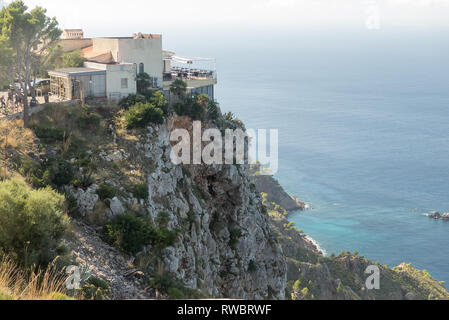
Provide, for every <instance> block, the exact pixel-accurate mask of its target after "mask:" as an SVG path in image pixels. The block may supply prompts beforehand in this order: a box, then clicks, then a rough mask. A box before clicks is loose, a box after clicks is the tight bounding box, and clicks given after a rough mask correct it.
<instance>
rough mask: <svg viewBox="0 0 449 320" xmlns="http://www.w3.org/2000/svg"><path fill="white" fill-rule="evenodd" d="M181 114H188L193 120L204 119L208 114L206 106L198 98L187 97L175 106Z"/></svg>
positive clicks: (177, 112) (178, 113)
mask: <svg viewBox="0 0 449 320" xmlns="http://www.w3.org/2000/svg"><path fill="white" fill-rule="evenodd" d="M173 108H174V110H175V112H176V114H177V115H179V116H188V117H190V118H192V119H193V120H202V119H203V118H204V116H205V114H206V108H205V106H204V105H202V104H201V103H199V101H198V99H196V98H186V99H184V101H183V102H178V103H176V104H175V105H174V106H173Z"/></svg>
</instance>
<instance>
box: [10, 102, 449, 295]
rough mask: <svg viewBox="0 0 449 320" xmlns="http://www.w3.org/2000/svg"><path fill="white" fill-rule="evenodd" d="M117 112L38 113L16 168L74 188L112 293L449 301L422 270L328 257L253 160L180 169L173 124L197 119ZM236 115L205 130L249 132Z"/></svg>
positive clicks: (91, 255)
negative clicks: (149, 120)
mask: <svg viewBox="0 0 449 320" xmlns="http://www.w3.org/2000/svg"><path fill="white" fill-rule="evenodd" d="M117 117H120V111H117V110H110V109H106V110H105V109H101V108H99V109H96V110H95V109H90V108H89V109H88V108H80V107H79V106H71V107H69V106H64V105H49V106H47V107H46V108H45V109H44V110H43V111H41V112H39V113H36V114H34V115H33V117H32V119H31V125H32V126H33V129H34V132H35V134H36V135H37V136H38V137H39V139H34V142H33V143H32V146H31V147H29V148H28V149H27V150H26V152H21V153H17V154H11V155H10V157H9V158H8V163H6V166H7V167H8V170H9V171H10V172H11V173H14V174H15V175H19V174H20V175H21V176H22V178H23V179H26V180H27V182H28V183H29V184H30V185H32V186H33V187H35V188H41V187H44V186H52V187H53V188H57V189H58V190H59V191H61V192H66V196H67V200H68V201H67V202H68V211H69V213H70V215H71V217H72V219H73V230H74V232H73V233H72V234H71V235H70V236H69V237H68V238H67V246H68V248H69V249H70V250H72V258H75V260H76V261H75V262H76V263H80V264H83V265H86V266H87V267H88V268H90V269H92V272H93V273H94V275H95V276H97V277H99V278H101V279H104V280H107V281H109V282H110V287H111V290H112V294H111V298H162V299H163V298H168V297H170V298H198V297H209V298H222V297H225V298H243V299H284V298H287V299H428V298H431V299H448V298H449V293H448V292H447V291H446V289H445V288H444V286H443V285H442V284H441V283H439V282H437V281H436V280H435V279H433V278H432V277H431V276H430V275H429V274H428V273H427V272H425V271H419V270H416V269H414V268H413V267H411V266H410V265H406V264H402V265H400V266H398V267H396V268H393V269H390V268H388V267H386V266H381V265H379V264H377V263H373V262H371V261H369V260H368V259H366V258H364V257H359V256H357V255H356V254H350V253H348V252H346V253H342V254H340V255H339V256H331V257H324V256H323V255H322V253H321V252H320V251H319V249H318V248H317V247H316V246H315V245H314V244H313V242H312V241H310V239H308V238H307V236H306V235H305V234H304V233H303V232H302V231H301V230H299V229H298V228H296V227H295V226H294V224H293V223H292V222H289V221H288V213H287V211H286V210H285V209H284V208H282V206H280V205H278V204H276V203H275V202H274V201H273V200H276V199H277V198H279V196H280V197H281V199H287V198H289V196H288V195H287V193H286V192H285V191H284V190H283V189H282V187H281V186H279V184H278V183H277V182H276V181H275V180H273V179H272V178H271V177H267V178H266V179H265V180H259V181H269V185H270V186H271V187H269V188H267V189H263V190H261V187H262V186H263V183H261V184H259V186H258V185H257V184H256V183H255V181H254V180H252V179H253V178H251V174H253V173H254V169H253V170H251V169H250V168H249V167H248V166H245V165H186V166H183V165H175V164H173V163H172V162H171V161H170V152H171V150H172V143H171V142H170V139H169V135H170V131H171V130H172V129H173V128H184V129H186V130H187V131H189V132H191V131H192V121H191V119H190V118H189V117H185V116H176V115H170V116H169V117H167V118H166V119H165V120H164V121H163V123H162V124H151V125H145V126H144V127H143V128H140V129H132V130H126V129H123V128H121V127H119V126H118V125H117V122H116V121H114V120H115V119H116V118H117ZM229 118H231V117H228V118H226V117H223V116H221V115H220V117H219V118H218V120H215V121H205V122H204V128H206V127H207V128H213V127H219V128H220V129H223V128H224V127H233V128H236V127H242V128H243V126H242V124H241V123H240V122H238V121H235V120H233V119H232V118H231V119H229ZM272 187H273V188H275V190H277V191H278V192H277V193H275V195H274V196H273V195H271V196H270V195H269V194H268V193H267V192H271V190H273V188H272ZM258 188H259V190H258ZM264 190H265V191H267V192H265V193H262V194H261V193H260V192H261V191H264ZM281 202H282V201H281ZM290 203H291V202H290ZM106 242H108V243H106ZM70 263H73V262H72V261H70ZM369 265H376V266H378V267H379V269H380V273H381V279H380V284H381V288H380V290H367V289H366V287H365V280H366V278H367V276H368V275H366V274H365V273H364V271H365V269H366V267H367V266H369Z"/></svg>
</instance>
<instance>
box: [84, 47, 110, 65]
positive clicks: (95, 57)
mask: <svg viewBox="0 0 449 320" xmlns="http://www.w3.org/2000/svg"><path fill="white" fill-rule="evenodd" d="M82 52H83V56H84V58H85V59H86V60H87V61H90V62H97V63H104V64H115V63H116V61H115V60H114V58H113V57H112V53H111V51H105V52H95V51H94V46H89V47H86V48H83V49H82Z"/></svg>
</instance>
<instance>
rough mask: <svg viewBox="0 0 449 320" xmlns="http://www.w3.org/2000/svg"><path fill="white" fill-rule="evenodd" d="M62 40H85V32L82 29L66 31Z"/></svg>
mask: <svg viewBox="0 0 449 320" xmlns="http://www.w3.org/2000/svg"><path fill="white" fill-rule="evenodd" d="M62 39H84V32H83V30H82V29H65V30H64V31H63V32H62Z"/></svg>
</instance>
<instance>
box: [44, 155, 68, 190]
mask: <svg viewBox="0 0 449 320" xmlns="http://www.w3.org/2000/svg"><path fill="white" fill-rule="evenodd" d="M49 168H50V172H48V173H47V174H49V175H50V177H51V181H52V182H53V183H54V184H55V185H56V186H57V187H61V186H63V185H67V184H69V183H70V182H71V181H72V180H73V176H74V170H73V167H72V165H71V164H70V163H69V162H67V161H65V160H64V159H62V158H56V159H53V160H51V161H50V163H49Z"/></svg>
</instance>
